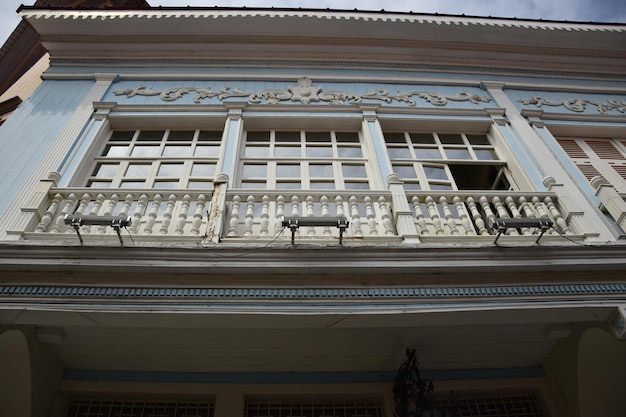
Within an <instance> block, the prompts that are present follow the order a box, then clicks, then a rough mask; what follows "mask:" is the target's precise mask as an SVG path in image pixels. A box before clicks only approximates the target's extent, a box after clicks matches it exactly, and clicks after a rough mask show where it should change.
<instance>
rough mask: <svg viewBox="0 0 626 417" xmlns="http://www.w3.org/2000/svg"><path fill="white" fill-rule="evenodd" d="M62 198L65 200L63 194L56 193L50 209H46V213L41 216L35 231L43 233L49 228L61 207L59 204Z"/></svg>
mask: <svg viewBox="0 0 626 417" xmlns="http://www.w3.org/2000/svg"><path fill="white" fill-rule="evenodd" d="M62 200H63V196H62V195H61V194H58V193H57V194H55V195H54V197H53V198H52V201H51V202H50V206H48V210H46V212H45V213H44V215H43V216H42V217H41V221H40V222H39V224H38V225H37V226H36V227H35V232H37V233H43V232H45V231H47V230H48V226H49V225H50V223H51V222H52V219H53V218H54V216H55V214H56V212H57V210H58V209H59V204H60V203H61V201H62Z"/></svg>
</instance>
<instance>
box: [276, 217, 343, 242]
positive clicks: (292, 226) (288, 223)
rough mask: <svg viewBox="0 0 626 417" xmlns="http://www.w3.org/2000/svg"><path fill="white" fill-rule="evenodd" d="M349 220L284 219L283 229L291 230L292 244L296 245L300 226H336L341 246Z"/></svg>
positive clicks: (338, 218)
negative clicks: (296, 236) (295, 241)
mask: <svg viewBox="0 0 626 417" xmlns="http://www.w3.org/2000/svg"><path fill="white" fill-rule="evenodd" d="M349 223H350V222H348V219H346V218H345V217H342V216H339V217H313V216H309V217H284V218H283V227H288V228H289V230H291V244H292V245H293V244H294V240H295V235H296V230H298V229H299V228H300V226H304V227H307V226H310V227H315V226H320V227H322V226H325V227H332V226H335V227H337V228H338V229H339V244H340V245H341V243H342V240H343V232H345V231H346V229H347V228H348V224H349Z"/></svg>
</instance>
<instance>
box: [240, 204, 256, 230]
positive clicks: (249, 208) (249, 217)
mask: <svg viewBox="0 0 626 417" xmlns="http://www.w3.org/2000/svg"><path fill="white" fill-rule="evenodd" d="M255 201H256V200H255V198H254V196H253V195H249V196H248V198H247V199H246V219H245V221H244V229H243V235H244V237H249V236H252V226H253V224H254V203H255Z"/></svg>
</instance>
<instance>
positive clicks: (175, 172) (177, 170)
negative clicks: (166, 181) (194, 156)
mask: <svg viewBox="0 0 626 417" xmlns="http://www.w3.org/2000/svg"><path fill="white" fill-rule="evenodd" d="M182 175H183V164H161V166H160V167H159V172H158V173H157V177H181V176H182Z"/></svg>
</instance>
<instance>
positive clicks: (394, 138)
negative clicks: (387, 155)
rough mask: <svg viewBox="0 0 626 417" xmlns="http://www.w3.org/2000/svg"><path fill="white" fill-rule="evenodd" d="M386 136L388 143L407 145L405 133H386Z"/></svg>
mask: <svg viewBox="0 0 626 417" xmlns="http://www.w3.org/2000/svg"><path fill="white" fill-rule="evenodd" d="M384 135H385V142H387V143H406V138H405V137H404V133H385V134H384Z"/></svg>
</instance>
